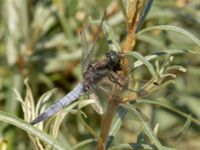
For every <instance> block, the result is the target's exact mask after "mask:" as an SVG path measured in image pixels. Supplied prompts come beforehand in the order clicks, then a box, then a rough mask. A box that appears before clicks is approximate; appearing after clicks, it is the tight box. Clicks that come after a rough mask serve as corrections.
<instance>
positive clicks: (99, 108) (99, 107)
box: [90, 93, 103, 115]
mask: <svg viewBox="0 0 200 150" xmlns="http://www.w3.org/2000/svg"><path fill="white" fill-rule="evenodd" d="M90 99H92V100H94V103H93V104H92V107H93V109H94V110H95V111H96V112H97V113H98V114H99V115H102V114H103V107H102V104H101V102H100V100H99V98H98V96H97V95H96V94H95V93H91V94H90Z"/></svg>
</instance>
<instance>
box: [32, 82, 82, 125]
mask: <svg viewBox="0 0 200 150" xmlns="http://www.w3.org/2000/svg"><path fill="white" fill-rule="evenodd" d="M83 92H84V86H83V84H82V83H79V84H78V85H76V86H75V88H74V89H73V90H72V91H71V92H69V93H68V94H67V95H66V96H64V97H63V98H61V99H60V100H59V101H58V102H57V103H55V104H54V105H52V106H51V107H49V108H48V109H47V110H46V111H45V112H43V113H42V114H40V115H39V116H38V117H37V118H35V119H34V120H33V121H32V122H31V124H36V123H39V122H41V121H44V120H46V119H47V118H49V117H51V116H52V115H54V114H55V113H57V112H58V111H60V110H61V109H62V108H63V107H65V106H67V105H69V104H70V103H72V102H73V101H75V100H76V99H77V98H79V97H80V96H81V95H82V94H83Z"/></svg>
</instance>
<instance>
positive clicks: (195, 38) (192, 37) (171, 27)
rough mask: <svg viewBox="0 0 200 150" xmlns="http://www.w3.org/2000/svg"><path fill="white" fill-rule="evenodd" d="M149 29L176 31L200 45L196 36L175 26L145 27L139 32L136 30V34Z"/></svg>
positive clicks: (138, 34)
mask: <svg viewBox="0 0 200 150" xmlns="http://www.w3.org/2000/svg"><path fill="white" fill-rule="evenodd" d="M151 30H166V31H174V32H178V33H181V34H184V35H185V36H187V37H189V38H190V39H191V40H192V41H194V42H195V43H196V44H197V45H199V46H200V40H199V39H198V38H197V37H196V36H194V35H193V34H191V33H190V32H188V31H187V30H185V29H183V28H180V27H176V26H169V25H159V26H153V27H149V28H145V29H143V30H141V31H140V32H138V33H137V36H140V35H141V34H143V33H145V32H148V31H151Z"/></svg>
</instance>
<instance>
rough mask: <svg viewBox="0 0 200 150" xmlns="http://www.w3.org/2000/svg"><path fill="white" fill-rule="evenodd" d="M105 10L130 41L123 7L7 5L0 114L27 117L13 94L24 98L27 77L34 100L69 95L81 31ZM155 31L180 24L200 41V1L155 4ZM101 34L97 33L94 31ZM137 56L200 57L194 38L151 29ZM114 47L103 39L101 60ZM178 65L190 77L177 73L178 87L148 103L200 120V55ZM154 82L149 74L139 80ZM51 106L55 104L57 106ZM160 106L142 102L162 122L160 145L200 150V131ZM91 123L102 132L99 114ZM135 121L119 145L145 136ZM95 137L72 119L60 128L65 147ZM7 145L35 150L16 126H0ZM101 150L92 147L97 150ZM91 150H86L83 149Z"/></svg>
mask: <svg viewBox="0 0 200 150" xmlns="http://www.w3.org/2000/svg"><path fill="white" fill-rule="evenodd" d="M105 8H107V9H108V12H109V13H110V14H109V17H108V18H107V19H106V22H108V23H109V24H110V26H112V28H113V30H114V32H115V34H116V36H117V39H119V44H120V46H123V41H124V40H125V36H126V26H125V23H124V19H123V16H122V13H121V10H120V7H119V5H118V3H117V1H111V0H109V1H108V0H107V1H92V0H84V1H78V0H17V1H16V0H0V110H1V111H4V112H8V113H9V114H12V115H14V116H18V117H20V118H23V112H22V109H21V105H20V103H19V102H18V101H17V100H16V95H15V93H14V91H13V88H14V89H16V90H17V91H18V92H19V93H20V94H21V95H22V96H24V95H25V93H26V87H25V85H24V79H25V78H27V77H28V78H29V85H30V87H31V89H32V92H33V97H34V100H35V102H37V99H38V98H39V97H40V96H41V95H42V94H43V93H45V92H46V91H49V90H51V89H53V88H57V90H56V92H55V94H54V97H53V98H52V99H51V100H57V99H59V98H60V97H61V96H64V95H65V94H66V93H68V92H69V91H70V90H71V89H72V88H73V87H74V85H75V84H76V83H77V82H79V81H80V79H81V69H80V66H81V65H80V59H81V41H80V34H79V32H80V30H82V29H84V27H85V26H86V25H88V24H89V23H88V20H89V17H91V18H93V19H100V18H101V17H102V15H103V12H104V10H105ZM154 25H174V26H177V27H181V28H183V29H185V30H187V31H189V32H190V33H192V34H193V35H195V36H196V37H197V38H200V2H199V1H198V0H168V1H164V0H155V1H154V3H153V6H152V8H151V11H150V13H149V14H148V16H147V18H146V21H145V23H144V24H143V26H142V28H146V27H151V26H154ZM93 33H94V34H95V29H94V30H93ZM136 42H137V43H136V47H135V51H137V52H139V53H140V54H142V55H148V54H151V53H154V52H160V51H162V50H167V49H182V50H191V51H196V52H200V47H199V46H198V45H197V44H195V43H194V42H193V41H192V40H191V39H190V38H188V37H186V36H183V34H179V33H177V32H171V31H169V32H168V31H161V30H152V31H150V32H146V33H145V34H142V35H140V36H138V38H137V41H136ZM107 48H108V45H107V42H106V40H105V37H103V36H101V38H100V39H99V40H98V42H97V45H96V49H97V50H96V56H98V57H99V56H102V55H103V54H104V53H105V52H106V50H107ZM174 63H175V64H176V65H182V66H184V67H185V68H186V69H187V72H185V73H181V72H177V73H176V74H177V78H176V83H175V84H173V85H170V86H168V87H166V88H165V89H162V90H161V91H159V92H157V93H156V94H154V95H152V96H151V97H148V98H149V99H156V100H159V101H162V102H163V103H165V104H168V105H170V106H172V107H173V108H174V109H176V110H179V111H182V112H184V113H186V114H190V115H191V116H192V117H194V118H196V119H197V120H199V119H200V109H199V107H200V84H199V83H200V68H199V66H200V57H199V55H194V54H190V53H183V54H178V55H175V60H174ZM135 76H137V77H138V78H140V79H144V80H145V79H148V74H146V73H145V68H142V69H141V70H140V71H138V73H136V75H135ZM52 102H53V101H51V102H50V103H52ZM156 106H157V105H151V104H147V103H146V104H142V106H140V107H141V108H140V110H141V111H142V112H143V113H144V114H145V115H146V116H148V118H150V123H151V126H152V128H154V127H155V125H156V124H157V123H158V124H159V130H158V134H157V137H158V139H159V140H160V141H161V142H162V143H163V144H164V145H167V146H170V147H176V148H177V149H181V150H188V149H193V150H198V149H200V142H199V141H200V126H199V125H198V124H195V123H191V124H189V125H188V126H187V123H188V122H187V121H188V118H185V117H183V116H180V115H178V114H177V113H175V112H174V111H170V110H167V109H165V108H162V107H156ZM85 111H86V114H87V116H88V118H87V119H86V122H87V123H88V124H89V125H90V126H91V127H92V128H93V129H94V130H95V131H97V132H98V131H99V130H100V117H99V116H98V114H96V113H95V112H94V111H93V110H92V109H90V108H89V107H87V109H86V110H85ZM138 128H139V129H140V126H139V125H138V124H137V122H136V121H132V120H124V121H123V125H122V128H121V129H120V132H119V133H118V134H117V135H116V138H115V140H114V143H131V142H132V143H133V142H136V140H137V136H138V134H139V132H140V130H139V129H138ZM89 137H91V136H90V135H89V134H88V132H87V131H86V130H85V129H84V127H83V125H82V124H80V121H79V119H78V117H77V116H76V115H71V114H70V115H68V116H67V117H66V118H65V120H64V121H63V123H62V125H61V128H60V130H59V136H58V139H59V141H61V143H63V145H64V146H65V147H70V146H74V145H76V144H77V143H79V142H81V141H83V140H85V139H88V138H89ZM0 145H1V146H0V147H1V148H2V149H3V146H2V145H6V146H7V148H8V149H9V150H23V149H24V150H25V149H26V150H27V149H34V148H33V145H32V144H31V142H30V140H29V138H28V136H27V133H26V132H25V131H23V130H21V129H19V128H17V127H15V126H13V125H10V124H7V123H5V122H0ZM93 146H95V144H93V145H92V146H91V145H90V146H88V147H87V146H86V148H85V149H92V147H93ZM82 149H84V148H82Z"/></svg>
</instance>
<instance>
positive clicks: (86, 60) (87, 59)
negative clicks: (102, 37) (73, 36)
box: [81, 31, 94, 73]
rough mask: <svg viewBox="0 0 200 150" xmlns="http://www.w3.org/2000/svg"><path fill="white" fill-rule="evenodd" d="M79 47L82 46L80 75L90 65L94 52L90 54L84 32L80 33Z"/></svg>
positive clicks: (89, 46)
mask: <svg viewBox="0 0 200 150" xmlns="http://www.w3.org/2000/svg"><path fill="white" fill-rule="evenodd" d="M81 45H82V48H81V52H82V59H81V65H82V73H84V72H85V71H86V69H87V67H88V65H89V64H90V63H91V61H92V57H93V54H94V52H92V48H91V44H90V43H89V42H88V40H87V36H86V31H82V32H81Z"/></svg>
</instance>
